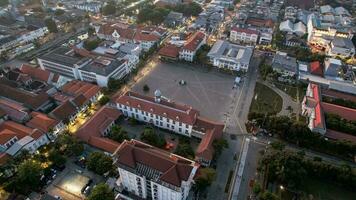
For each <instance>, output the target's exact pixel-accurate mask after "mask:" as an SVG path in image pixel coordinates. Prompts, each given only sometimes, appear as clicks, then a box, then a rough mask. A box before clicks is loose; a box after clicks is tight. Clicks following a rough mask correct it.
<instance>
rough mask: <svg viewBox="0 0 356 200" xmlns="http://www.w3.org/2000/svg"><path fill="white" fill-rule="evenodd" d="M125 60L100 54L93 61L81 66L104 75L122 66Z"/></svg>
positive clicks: (85, 69) (88, 70)
mask: <svg viewBox="0 0 356 200" xmlns="http://www.w3.org/2000/svg"><path fill="white" fill-rule="evenodd" d="M125 62H126V61H125V60H123V59H122V60H117V59H114V58H109V57H104V56H99V57H96V58H95V59H93V60H92V61H91V62H89V63H88V64H86V65H85V66H83V67H82V68H80V70H83V71H87V72H93V73H95V74H99V75H102V76H109V75H110V74H111V73H113V72H114V71H115V70H116V69H117V68H118V67H122V65H123V64H124V63H125Z"/></svg>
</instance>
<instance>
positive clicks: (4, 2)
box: [0, 0, 9, 7]
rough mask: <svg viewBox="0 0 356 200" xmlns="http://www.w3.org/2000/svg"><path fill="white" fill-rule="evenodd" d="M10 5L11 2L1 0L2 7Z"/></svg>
mask: <svg viewBox="0 0 356 200" xmlns="http://www.w3.org/2000/svg"><path fill="white" fill-rule="evenodd" d="M7 5H9V0H0V7H3V6H7Z"/></svg>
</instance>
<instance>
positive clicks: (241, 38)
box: [230, 27, 259, 44]
mask: <svg viewBox="0 0 356 200" xmlns="http://www.w3.org/2000/svg"><path fill="white" fill-rule="evenodd" d="M258 35H259V32H258V31H256V30H252V29H248V28H239V27H233V28H232V29H231V32H230V41H231V42H235V43H246V44H256V43H257V42H258Z"/></svg>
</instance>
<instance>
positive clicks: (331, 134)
mask: <svg viewBox="0 0 356 200" xmlns="http://www.w3.org/2000/svg"><path fill="white" fill-rule="evenodd" d="M325 137H328V138H330V139H334V140H346V141H350V142H353V143H356V136H353V135H350V134H346V133H342V132H338V131H334V130H330V129H327V130H326V134H325Z"/></svg>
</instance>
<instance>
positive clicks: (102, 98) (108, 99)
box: [99, 95, 110, 106]
mask: <svg viewBox="0 0 356 200" xmlns="http://www.w3.org/2000/svg"><path fill="white" fill-rule="evenodd" d="M109 101H110V98H109V97H108V96H106V95H104V96H102V97H101V98H100V99H99V104H100V105H102V106H103V105H105V104H107V103H108V102H109Z"/></svg>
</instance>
